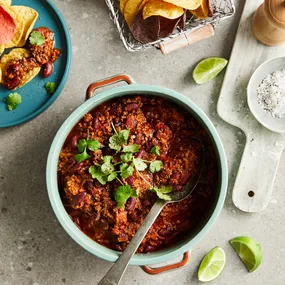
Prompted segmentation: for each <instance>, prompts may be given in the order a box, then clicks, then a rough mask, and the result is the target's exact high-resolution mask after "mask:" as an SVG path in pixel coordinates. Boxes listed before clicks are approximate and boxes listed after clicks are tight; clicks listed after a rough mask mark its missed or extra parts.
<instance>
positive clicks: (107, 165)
mask: <svg viewBox="0 0 285 285" xmlns="http://www.w3.org/2000/svg"><path fill="white" fill-rule="evenodd" d="M111 160H112V156H104V157H103V161H104V163H103V164H102V165H101V170H102V172H103V173H105V174H109V173H111V172H113V171H114V170H115V167H114V165H113V163H111Z"/></svg>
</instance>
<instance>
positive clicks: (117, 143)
mask: <svg viewBox="0 0 285 285" xmlns="http://www.w3.org/2000/svg"><path fill="white" fill-rule="evenodd" d="M109 147H110V148H111V149H114V150H117V151H120V150H121V140H120V137H119V135H113V136H111V137H110V138H109Z"/></svg>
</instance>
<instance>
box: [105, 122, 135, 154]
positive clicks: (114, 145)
mask: <svg viewBox="0 0 285 285" xmlns="http://www.w3.org/2000/svg"><path fill="white" fill-rule="evenodd" d="M111 125H112V128H113V129H114V132H115V134H114V135H113V136H111V137H110V138H109V147H110V148H111V149H114V150H117V151H120V150H121V148H122V146H123V145H124V144H126V143H127V142H128V138H129V134H130V130H121V131H119V133H118V132H117V131H116V129H115V127H114V125H113V123H112V122H111Z"/></svg>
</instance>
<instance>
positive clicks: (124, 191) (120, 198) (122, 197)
mask: <svg viewBox="0 0 285 285" xmlns="http://www.w3.org/2000/svg"><path fill="white" fill-rule="evenodd" d="M130 197H134V198H136V197H138V193H137V191H136V190H134V189H132V188H131V186H130V185H124V186H120V187H119V188H118V189H117V191H116V192H115V200H116V201H117V202H118V205H117V206H118V208H121V207H122V206H123V205H124V204H125V202H126V201H127V200H128V199H129V198H130Z"/></svg>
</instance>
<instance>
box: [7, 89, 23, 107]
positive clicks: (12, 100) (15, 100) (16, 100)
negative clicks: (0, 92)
mask: <svg viewBox="0 0 285 285" xmlns="http://www.w3.org/2000/svg"><path fill="white" fill-rule="evenodd" d="M5 101H6V105H7V109H8V110H9V111H12V110H15V109H16V108H17V106H18V105H19V104H20V103H22V97H21V95H20V94H19V93H10V94H9V95H8V96H7V97H6V100H5Z"/></svg>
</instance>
